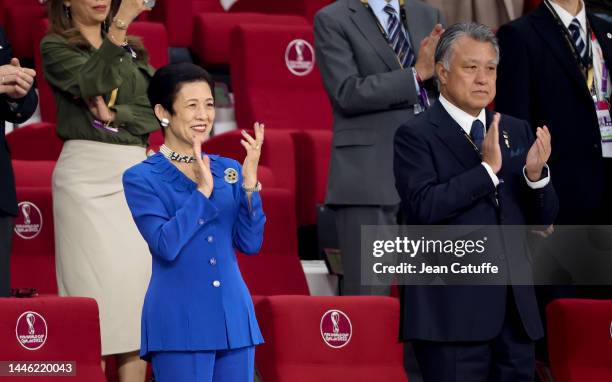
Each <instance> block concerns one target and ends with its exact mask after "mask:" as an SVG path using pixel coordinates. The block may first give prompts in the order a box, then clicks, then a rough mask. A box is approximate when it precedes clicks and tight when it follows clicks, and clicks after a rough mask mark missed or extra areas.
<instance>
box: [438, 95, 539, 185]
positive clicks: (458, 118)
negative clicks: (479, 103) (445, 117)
mask: <svg viewBox="0 0 612 382" xmlns="http://www.w3.org/2000/svg"><path fill="white" fill-rule="evenodd" d="M438 101H440V104H441V105H442V107H443V108H444V110H446V112H447V113H448V114H449V115H450V116H451V118H452V119H453V120H454V121H455V122H457V124H458V125H459V126H461V128H462V129H463V131H465V132H466V134H467V135H468V136H469V135H470V132H471V131H472V124H473V123H474V121H475V120H479V121H480V122H482V125H483V126H484V128H485V134H486V132H487V115H486V113H485V109H482V110H481V111H480V113H478V116H476V117H474V116H472V115H470V114H468V113H466V112H465V111H463V110H461V109H460V108H458V107H457V106H455V105H453V104H452V103H451V102H450V101H449V100H447V99H446V98H444V96H443V95H442V94H440V98H439V99H438ZM481 164H482V165H483V166H484V168H485V169H486V170H487V173H488V174H489V176H490V177H491V181H492V182H493V184H494V185H495V187H497V186H498V185H499V183H500V180H499V178H498V177H497V175H496V174H495V173H494V172H493V169H492V168H491V166H489V164H488V163H486V162H481ZM502 166H503V164H502ZM545 166H546V169H547V170H548V175H547V176H546V177H545V178H543V179H540V180H538V181H537V182H532V181H530V180H529V178H527V175H526V174H525V167H524V166H523V177H525V181H526V182H527V185H528V186H529V187H531V188H532V189H534V190H535V189H538V188H543V187H545V186H546V185H547V184H548V182H549V181H550V169H549V168H548V165H545Z"/></svg>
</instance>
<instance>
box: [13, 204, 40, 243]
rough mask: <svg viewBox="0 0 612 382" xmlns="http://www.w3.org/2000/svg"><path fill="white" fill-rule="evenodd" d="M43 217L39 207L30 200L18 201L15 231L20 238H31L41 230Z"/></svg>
mask: <svg viewBox="0 0 612 382" xmlns="http://www.w3.org/2000/svg"><path fill="white" fill-rule="evenodd" d="M42 226H43V219H42V213H41V212H40V209H39V208H38V207H37V206H36V204H34V203H32V202H21V203H19V208H18V215H17V217H16V218H15V233H16V234H17V236H19V237H20V238H22V239H26V240H28V239H33V238H35V237H36V236H38V234H39V233H40V231H42Z"/></svg>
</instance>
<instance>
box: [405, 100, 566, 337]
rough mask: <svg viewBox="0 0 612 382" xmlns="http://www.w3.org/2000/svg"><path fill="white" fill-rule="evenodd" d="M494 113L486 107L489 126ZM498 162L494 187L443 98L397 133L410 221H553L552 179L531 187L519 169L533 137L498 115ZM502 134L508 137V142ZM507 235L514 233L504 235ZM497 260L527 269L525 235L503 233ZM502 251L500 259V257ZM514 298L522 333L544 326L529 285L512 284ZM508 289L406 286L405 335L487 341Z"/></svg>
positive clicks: (495, 330)
mask: <svg viewBox="0 0 612 382" xmlns="http://www.w3.org/2000/svg"><path fill="white" fill-rule="evenodd" d="M491 121H492V113H490V112H487V126H488V125H489V124H490V122H491ZM499 127H500V146H501V149H502V156H503V164H502V170H501V171H500V172H499V173H498V177H499V178H500V179H503V183H501V184H500V185H499V186H498V188H497V199H498V200H499V206H498V205H497V202H496V199H495V187H494V185H493V182H492V181H491V178H490V176H489V174H488V173H487V171H486V170H485V168H484V166H482V165H481V159H480V156H479V155H478V153H477V152H476V151H475V150H474V148H473V146H472V145H471V143H470V142H469V141H468V140H467V139H466V137H465V135H464V134H463V132H462V131H461V127H460V126H459V125H458V124H457V123H456V122H455V121H454V120H453V119H452V118H451V116H450V115H449V114H448V113H447V112H446V110H445V109H444V108H443V107H442V105H441V104H440V103H436V104H435V105H434V106H433V107H432V108H430V109H429V110H428V111H427V112H426V113H424V114H423V115H421V116H419V117H418V118H417V119H415V120H413V121H410V122H408V123H406V124H404V125H403V126H401V127H400V128H399V129H398V131H397V133H396V135H395V157H394V172H395V178H396V187H397V190H398V193H399V195H400V197H401V199H402V203H401V206H402V213H403V215H404V217H405V220H406V221H405V222H406V223H408V224H426V225H486V226H495V225H499V224H507V225H525V224H544V225H547V224H550V223H552V221H553V219H554V217H555V215H556V212H557V208H558V202H557V198H556V195H555V192H554V189H553V186H552V183H550V182H549V183H548V185H547V186H546V187H544V188H541V189H537V190H533V189H531V188H529V187H528V186H527V183H526V181H525V178H524V176H523V166H524V164H525V159H526V155H527V152H528V150H529V148H530V147H531V145H532V143H533V136H532V134H531V131H530V129H529V126H528V124H527V123H526V122H525V121H521V120H518V119H515V118H512V117H509V116H506V115H503V116H502V118H501V121H500V125H499ZM502 132H506V133H507V134H508V137H509V142H510V148H508V147H506V145H505V142H504V137H503V134H502ZM508 235H512V237H510V236H508ZM500 237H501V238H502V240H500V241H499V243H501V244H500V245H502V246H503V248H501V249H502V251H501V252H500V253H502V256H500V258H499V259H500V261H503V262H505V263H506V264H508V269H513V270H518V271H519V274H517V275H509V281H511V282H516V277H522V278H523V280H524V277H525V276H526V274H528V273H529V272H530V270H531V267H530V259H529V254H528V251H527V247H526V237H525V235H520V236H518V237H517V236H516V235H515V234H508V233H505V232H500ZM504 253H505V254H506V255H505V256H504V255H503V254H504ZM512 291H513V295H514V300H515V302H516V305H517V308H518V311H519V314H520V318H521V320H522V322H523V325H524V327H525V329H526V332H527V334H528V335H529V336H530V337H531V338H532V339H536V338H539V337H540V336H542V334H543V331H542V327H541V323H540V317H539V314H538V311H537V305H536V300H535V295H534V292H533V287H531V286H516V285H515V286H513V287H512ZM506 293H507V287H506V286H503V285H499V286H406V287H404V288H403V293H402V331H401V335H402V338H403V339H406V340H408V339H421V340H429V341H484V340H489V339H491V338H493V337H494V336H496V335H497V334H499V331H500V330H501V327H502V324H503V322H504V317H505V308H506Z"/></svg>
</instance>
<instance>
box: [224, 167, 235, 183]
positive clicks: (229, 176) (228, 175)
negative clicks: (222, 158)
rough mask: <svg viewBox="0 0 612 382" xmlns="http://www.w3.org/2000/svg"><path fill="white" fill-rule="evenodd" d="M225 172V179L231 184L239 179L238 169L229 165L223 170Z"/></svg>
mask: <svg viewBox="0 0 612 382" xmlns="http://www.w3.org/2000/svg"><path fill="white" fill-rule="evenodd" d="M223 173H224V174H225V177H224V179H225V181H226V182H227V183H229V184H234V183H236V182H237V181H238V171H236V170H235V169H233V168H231V167H228V168H226V169H225V171H223Z"/></svg>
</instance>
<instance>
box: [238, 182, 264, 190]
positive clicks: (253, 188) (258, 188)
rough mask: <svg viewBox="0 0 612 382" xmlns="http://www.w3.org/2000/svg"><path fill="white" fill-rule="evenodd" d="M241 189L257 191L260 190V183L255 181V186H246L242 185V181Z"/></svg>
mask: <svg viewBox="0 0 612 382" xmlns="http://www.w3.org/2000/svg"><path fill="white" fill-rule="evenodd" d="M242 189H243V190H244V192H259V191H261V183H259V181H257V183H256V184H255V186H253V187H246V186H245V185H244V183H242Z"/></svg>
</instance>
